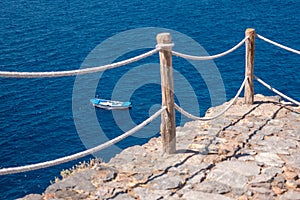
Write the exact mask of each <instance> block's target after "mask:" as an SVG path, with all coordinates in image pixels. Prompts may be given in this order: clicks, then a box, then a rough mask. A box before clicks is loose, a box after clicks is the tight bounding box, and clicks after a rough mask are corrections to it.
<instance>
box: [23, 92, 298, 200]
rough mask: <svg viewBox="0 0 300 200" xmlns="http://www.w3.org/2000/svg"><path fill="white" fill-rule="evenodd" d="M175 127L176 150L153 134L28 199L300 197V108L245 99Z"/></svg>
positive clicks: (270, 100) (245, 199) (274, 99)
mask: <svg viewBox="0 0 300 200" xmlns="http://www.w3.org/2000/svg"><path fill="white" fill-rule="evenodd" d="M226 104H227V103H225V104H224V105H222V106H219V107H215V108H211V109H209V110H208V111H207V114H206V115H207V116H210V115H213V113H217V112H218V111H219V110H220V109H222V108H223V107H224V106H226ZM176 132H177V153H176V154H174V155H164V154H162V152H161V149H162V148H161V145H162V144H161V139H160V137H159V138H152V139H151V140H150V141H149V142H148V143H147V144H145V145H143V146H133V147H130V148H128V149H125V150H124V151H122V152H121V153H120V154H118V155H116V156H115V157H114V158H112V159H111V161H110V162H109V163H101V164H98V165H95V166H94V167H92V168H90V169H86V170H81V171H79V172H78V173H75V174H74V175H71V176H69V177H67V178H64V179H63V180H61V181H58V182H56V183H54V184H52V185H50V186H49V187H48V188H47V189H46V191H45V192H44V193H43V194H42V195H39V194H32V195H28V196H26V197H24V198H22V199H23V200H41V199H44V200H54V199H89V200H92V199H122V200H131V199H138V200H144V199H145V200H146V199H147V200H148V199H170V200H173V199H174V200H177V199H182V200H193V199H195V200H196V199H197V200H199V199H201V200H206V199H207V200H231V199H238V200H252V199H263V200H269V199H270V200H271V199H279V200H296V199H299V200H300V107H295V106H290V105H285V104H282V103H280V100H279V98H278V97H264V96H262V95H256V96H255V103H254V105H244V104H243V99H241V98H240V99H239V100H238V101H237V102H236V103H235V105H234V106H233V107H232V108H231V109H229V111H228V112H226V114H225V115H224V116H223V117H221V118H219V119H217V120H213V121H208V122H201V121H193V122H188V123H186V124H185V125H184V126H183V127H177V130H176Z"/></svg>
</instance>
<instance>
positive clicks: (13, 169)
mask: <svg viewBox="0 0 300 200" xmlns="http://www.w3.org/2000/svg"><path fill="white" fill-rule="evenodd" d="M165 109H166V106H164V107H162V108H161V109H159V110H158V111H157V112H156V113H154V114H153V115H152V116H150V117H149V118H148V119H146V120H145V121H143V122H142V123H140V124H139V125H137V126H135V127H134V128H132V129H131V130H129V131H127V132H126V133H124V134H122V135H120V136H118V137H116V138H114V139H112V140H109V141H107V142H106V143H104V144H101V145H99V146H96V147H93V148H91V149H88V150H85V151H82V152H79V153H76V154H73V155H70V156H65V157H62V158H58V159H56V160H51V161H46V162H42V163H37V164H31V165H26V166H21V167H10V168H2V169H0V175H6V174H15V173H20V172H27V171H32V170H37V169H42V168H46V167H51V166H54V165H59V164H62V163H66V162H69V161H72V160H76V159H78V158H82V157H84V156H87V155H90V154H92V153H95V152H98V151H100V150H102V149H105V148H107V147H109V146H112V145H114V144H115V143H117V142H119V141H121V140H123V139H125V138H126V137H128V136H130V135H132V134H134V133H136V132H137V131H139V130H140V129H142V128H143V127H145V126H146V125H148V124H149V123H151V122H152V121H153V120H154V119H156V118H157V117H158V116H160V114H161V113H162V112H164V111H165Z"/></svg>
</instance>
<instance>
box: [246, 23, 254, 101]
mask: <svg viewBox="0 0 300 200" xmlns="http://www.w3.org/2000/svg"><path fill="white" fill-rule="evenodd" d="M245 35H246V36H248V37H249V38H248V39H247V40H246V69H245V76H248V79H247V81H246V84H245V89H244V98H245V103H246V104H253V101H254V85H253V72H254V51H255V36H256V33H255V30H254V29H252V28H248V29H247V30H246V32H245Z"/></svg>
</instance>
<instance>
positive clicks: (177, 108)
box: [174, 76, 248, 121]
mask: <svg viewBox="0 0 300 200" xmlns="http://www.w3.org/2000/svg"><path fill="white" fill-rule="evenodd" d="M247 79H248V77H247V76H246V77H245V79H244V81H243V83H242V85H241V87H240V88H239V90H238V92H237V93H236V95H235V96H234V98H233V99H232V100H231V102H230V103H229V104H228V105H227V106H226V107H225V108H224V109H223V110H222V111H221V112H219V113H218V114H216V115H215V116H212V117H197V116H195V115H192V114H190V113H188V112H187V111H185V110H184V109H183V108H181V107H179V106H178V105H177V104H176V103H174V107H175V109H176V110H177V111H178V112H180V113H181V114H183V115H184V116H186V117H188V118H190V119H193V120H200V121H209V120H213V119H216V118H218V117H220V116H221V115H223V114H224V113H225V112H226V111H227V110H228V109H229V108H231V106H232V105H233V104H234V102H236V100H237V98H238V97H239V96H240V94H241V92H242V90H243V88H244V86H245V83H246V81H247Z"/></svg>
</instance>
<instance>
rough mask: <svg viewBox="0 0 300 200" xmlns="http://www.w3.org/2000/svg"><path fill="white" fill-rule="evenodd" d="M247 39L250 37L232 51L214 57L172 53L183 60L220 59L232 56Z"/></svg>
mask: <svg viewBox="0 0 300 200" xmlns="http://www.w3.org/2000/svg"><path fill="white" fill-rule="evenodd" d="M247 39H248V36H247V37H245V38H244V39H243V40H242V41H240V43H238V44H237V45H236V46H234V47H232V48H231V49H229V50H227V51H225V52H223V53H220V54H216V55H213V56H191V55H187V54H183V53H178V52H176V51H172V53H173V55H175V56H178V57H181V58H185V59H190V60H212V59H215V58H220V57H222V56H225V55H227V54H230V53H231V52H233V51H235V50H236V49H238V48H239V47H240V46H242V45H243V44H244V43H245V41H246V40H247Z"/></svg>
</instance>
